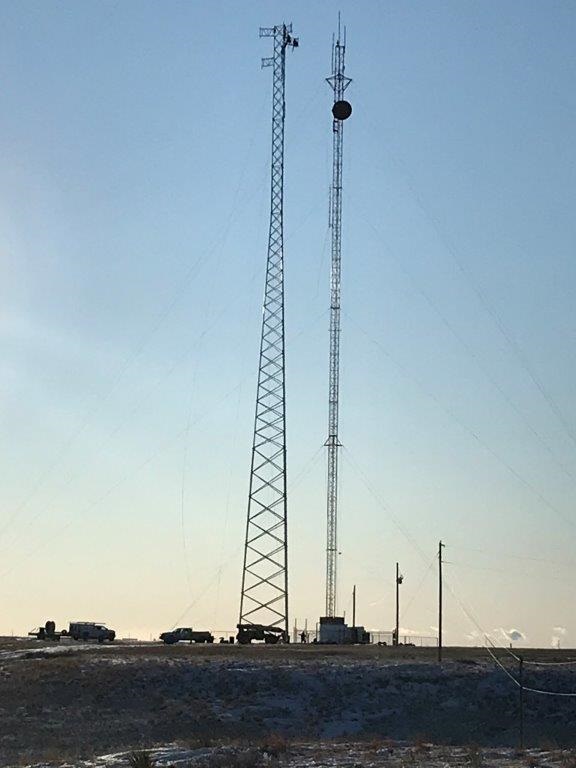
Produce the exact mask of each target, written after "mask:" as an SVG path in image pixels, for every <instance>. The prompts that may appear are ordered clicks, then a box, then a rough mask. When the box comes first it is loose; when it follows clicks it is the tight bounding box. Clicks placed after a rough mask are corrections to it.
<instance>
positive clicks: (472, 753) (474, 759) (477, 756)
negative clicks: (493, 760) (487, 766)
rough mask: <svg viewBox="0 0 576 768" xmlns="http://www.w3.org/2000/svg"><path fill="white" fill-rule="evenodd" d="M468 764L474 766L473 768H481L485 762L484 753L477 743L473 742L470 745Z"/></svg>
mask: <svg viewBox="0 0 576 768" xmlns="http://www.w3.org/2000/svg"><path fill="white" fill-rule="evenodd" d="M467 757H468V764H469V765H471V766H472V768H481V766H482V765H483V764H484V757H483V755H482V750H481V749H480V748H479V747H478V745H477V744H471V745H470V746H469V747H468V755H467Z"/></svg>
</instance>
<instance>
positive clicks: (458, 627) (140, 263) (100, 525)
mask: <svg viewBox="0 0 576 768" xmlns="http://www.w3.org/2000/svg"><path fill="white" fill-rule="evenodd" d="M338 10H340V11H341V13H342V20H343V23H345V24H346V27H347V52H346V57H347V58H346V65H347V69H346V73H347V75H349V76H350V77H351V78H353V83H352V85H351V86H350V88H349V90H348V91H347V94H348V97H349V100H350V101H351V103H352V106H353V114H352V117H351V118H350V119H349V120H348V121H347V122H346V126H345V137H344V197H343V261H342V270H343V277H342V280H343V282H342V313H343V314H342V344H341V355H342V357H341V370H342V379H341V426H340V437H341V441H342V443H343V446H344V447H343V449H342V459H341V473H340V517H339V549H340V552H341V554H340V555H339V564H338V569H339V570H338V574H339V575H338V606H339V609H340V611H342V612H346V613H347V614H348V615H350V612H351V594H352V588H353V585H354V584H355V585H356V588H357V596H358V597H357V618H358V621H359V622H360V623H362V624H364V625H365V626H366V627H368V628H370V629H382V630H389V629H391V628H392V626H393V623H394V576H395V564H396V562H399V563H400V569H401V571H402V573H403V574H404V577H405V578H404V583H403V585H402V587H401V621H400V623H401V628H402V629H401V631H402V632H410V633H413V634H416V635H433V634H434V633H435V631H436V628H437V606H436V590H437V571H436V561H435V555H436V551H437V548H438V541H439V540H440V539H442V541H443V542H444V543H445V544H446V548H445V550H444V554H445V560H446V565H445V566H444V573H445V577H446V589H445V596H446V602H445V619H444V638H445V642H446V643H449V644H470V643H483V642H484V640H483V635H484V634H489V635H490V637H491V638H492V639H493V640H494V641H495V642H498V643H506V644H507V643H508V642H510V641H513V642H514V644H515V645H519V646H522V645H539V646H544V647H545V646H550V644H552V643H553V644H556V643H558V642H560V643H561V644H562V645H563V646H570V645H576V624H575V622H574V618H573V588H574V582H575V577H576V559H575V558H574V543H575V540H576V515H575V514H574V506H575V501H576V493H575V490H576V401H575V399H574V396H573V395H574V390H575V384H576V355H575V349H576V347H575V344H574V341H575V332H576V310H575V305H574V300H573V297H574V291H575V289H576V260H575V259H574V251H575V245H576V218H575V217H574V215H573V210H572V205H571V201H572V200H573V199H574V193H575V192H576V143H575V142H574V136H575V135H576V130H575V129H576V89H575V88H574V80H575V76H576V58H575V57H574V45H573V40H574V36H575V33H576V7H575V6H574V4H573V3H570V2H557V1H555V0H549V2H546V3H544V2H535V1H534V0H508V1H507V2H506V3H502V2H499V1H496V0H482V2H480V1H478V2H475V1H474V0H464V1H462V0H437V1H435V2H428V0H426V1H424V0H420V1H416V2H402V1H400V0H390V1H388V2H384V1H383V0H382V1H380V2H373V1H370V0H362V1H361V2H352V1H351V0H341V2H340V3H339V4H333V3H327V2H319V1H318V0H316V1H314V0H306V2H303V1H301V0H293V2H290V3H281V2H276V1H275V0H272V1H270V0H268V1H267V2H264V1H263V0H262V1H257V0H251V2H246V3H242V4H239V3H234V2H230V1H229V2H217V1H216V2H211V3H204V2H200V1H195V0H188V1H187V2H181V1H180V0H164V2H162V3H159V2H151V1H147V0H138V2H136V1H134V0H122V2H117V1H116V2H113V1H111V0H101V2H98V3H94V2H88V0H53V1H52V2H50V3H47V2H45V0H17V1H16V0H3V1H2V2H0V82H1V83H2V86H1V88H0V151H1V154H2V157H3V162H2V173H1V174H0V259H1V261H0V265H1V270H2V280H1V281H0V344H1V349H2V353H1V354H0V391H1V397H2V400H1V410H0V425H1V426H0V457H1V459H0V460H1V463H2V478H3V482H2V484H1V486H0V551H1V565H0V575H1V579H0V600H1V604H2V611H1V612H0V632H1V633H12V632H14V633H25V632H27V631H28V630H29V629H31V628H32V627H34V626H38V625H39V624H43V623H44V621H45V620H46V619H48V618H50V619H54V620H55V621H56V623H57V625H58V626H59V627H60V626H66V625H67V623H68V622H69V621H72V620H96V621H104V622H107V623H108V625H109V626H111V627H113V628H115V629H116V630H117V632H118V634H119V636H123V637H127V636H132V637H134V636H137V637H140V638H143V639H147V638H148V637H157V636H158V634H159V633H160V632H162V631H164V630H166V629H169V628H171V627H172V626H175V625H183V626H190V625H192V626H194V627H196V628H198V629H211V630H213V631H214V632H215V633H216V634H219V633H221V634H224V633H227V632H229V631H231V630H232V629H233V628H234V626H235V624H236V622H237V615H238V606H239V593H240V577H241V569H242V548H243V537H244V529H245V520H246V503H247V492H248V479H249V465H250V448H251V441H252V426H253V414H254V397H255V388H256V373H257V362H258V348H259V332H260V320H261V302H262V292H263V284H264V268H265V259H266V241H267V228H268V215H269V211H268V206H269V153H270V130H271V123H270V117H271V86H272V82H271V70H269V69H264V70H262V69H261V68H260V58H261V57H263V56H269V55H271V47H270V46H271V41H270V40H268V39H259V37H258V28H259V26H272V25H274V24H278V23H282V22H283V21H285V22H292V23H293V26H294V34H295V35H296V36H298V37H299V39H300V46H299V48H298V49H296V50H294V51H290V52H288V54H287V67H286V69H287V73H286V109H287V111H286V148H285V151H286V154H285V263H286V302H287V303H286V323H287V329H286V333H287V400H288V402H287V413H288V473H289V474H288V478H289V479H288V483H289V502H288V504H289V551H290V556H289V561H290V577H289V578H290V624H291V626H292V625H294V623H295V622H297V623H298V625H299V626H301V625H302V624H303V623H304V621H305V620H307V621H308V626H313V625H314V624H315V622H316V621H317V619H318V617H319V616H320V615H321V614H322V613H323V610H324V608H323V607H324V587H325V585H324V573H325V553H324V548H325V514H326V512H325V505H326V501H325V495H326V490H325V482H326V456H325V449H324V448H323V444H324V441H325V438H326V432H327V384H328V381H327V379H328V307H329V248H328V246H329V230H328V188H329V185H330V173H331V139H332V136H331V113H330V108H331V96H332V94H331V90H330V88H329V87H328V86H327V84H326V83H325V80H324V78H325V77H326V76H328V75H329V74H330V56H331V41H332V34H333V32H334V30H335V28H336V26H337V13H338Z"/></svg>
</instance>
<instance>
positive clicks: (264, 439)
mask: <svg viewBox="0 0 576 768" xmlns="http://www.w3.org/2000/svg"><path fill="white" fill-rule="evenodd" d="M260 37H271V38H273V41H274V54H273V56H271V57H270V58H265V59H262V66H263V67H272V68H273V95H272V163H271V195H270V201H271V203H270V204H271V208H270V229H269V233H268V255H267V261H266V287H265V292H264V307H263V314H262V333H261V339H260V360H259V366H258V385H257V392H256V414H255V419H254V437H253V442H252V462H251V468H250V486H249V492H248V512H247V519H246V539H245V544H244V567H243V571H242V589H241V593H240V617H239V622H238V630H239V639H240V636H241V633H242V630H241V627H243V626H244V627H247V626H248V627H249V626H250V625H252V624H263V625H265V626H270V627H276V628H278V629H279V630H281V631H282V637H283V639H284V641H285V642H288V640H289V634H288V530H287V494H286V383H285V368H284V362H285V360H284V353H285V337H284V117H285V111H286V105H285V101H284V86H285V66H286V49H287V48H296V47H297V46H298V40H297V39H296V38H295V37H293V36H292V25H291V24H288V25H287V24H280V25H278V26H275V27H266V28H260ZM245 636H246V635H245ZM248 637H249V635H248Z"/></svg>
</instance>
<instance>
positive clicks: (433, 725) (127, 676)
mask: <svg viewBox="0 0 576 768" xmlns="http://www.w3.org/2000/svg"><path fill="white" fill-rule="evenodd" d="M522 655H523V657H524V658H525V659H526V660H527V661H538V662H542V661H546V662H551V661H562V662H565V661H572V660H574V661H576V652H571V651H552V650H543V651H537V650H530V651H523V652H522ZM499 656H500V658H501V659H502V661H503V662H504V663H505V665H506V667H507V668H508V669H509V671H510V672H511V674H516V673H517V670H516V662H515V661H514V659H513V658H512V657H510V656H509V655H508V654H506V653H504V652H503V651H500V652H499ZM525 669H526V671H525V678H526V684H527V685H531V686H532V687H534V688H541V689H546V690H554V691H563V692H570V691H576V664H575V665H573V666H572V665H564V666H553V665H551V666H538V665H526V668H525ZM524 731H525V743H526V746H527V747H529V748H531V750H532V751H531V752H529V753H524V752H522V753H516V752H515V747H516V746H517V745H518V740H519V691H518V688H517V687H516V686H515V685H514V683H513V681H511V680H510V679H509V678H508V677H507V676H506V674H505V673H504V672H502V670H500V669H498V668H497V667H496V666H495V664H494V662H493V661H491V660H490V659H489V657H488V655H487V653H486V650H485V649H456V648H454V649H446V650H445V653H444V661H443V663H442V665H439V664H438V663H437V661H436V651H435V649H427V648H390V647H377V646H376V647H375V646H370V647H347V648H341V647H340V648H338V647H330V648H326V647H320V646H308V647H306V646H283V647H281V646H279V647H271V646H266V647H265V646H256V647H255V646H253V647H241V646H227V645H218V644H216V645H212V646H194V645H193V646H188V645H186V646H182V645H180V646H172V647H165V646H162V645H154V644H148V643H142V644H123V643H117V644H113V645H103V646H102V645H100V646H99V645H97V644H96V645H90V644H77V643H73V642H71V641H65V642H61V643H57V644H48V643H45V644H43V643H39V642H37V641H27V640H26V641H18V640H9V639H7V640H4V641H0V765H2V766H7V765H28V764H35V763H36V764H40V763H42V764H44V765H48V764H49V765H61V764H62V763H63V762H64V761H65V760H67V761H68V765H85V766H88V765H128V763H127V762H126V760H127V758H126V755H123V756H122V755H120V756H118V753H123V752H128V751H130V750H135V749H151V748H156V749H158V748H159V747H162V746H163V747H164V748H166V749H167V747H166V745H175V744H176V745H179V748H180V749H183V750H185V751H184V753H182V754H184V755H185V757H182V759H181V760H180V762H179V763H178V762H177V761H176V758H175V757H174V753H171V754H172V756H171V757H169V758H166V760H168V759H170V760H171V761H172V762H166V761H165V762H162V758H161V756H160V762H158V763H157V764H158V765H199V766H201V765H203V763H202V761H203V760H204V762H206V761H208V762H209V763H210V765H208V768H218V765H221V766H222V768H224V767H225V766H232V767H233V766H238V768H242V765H243V763H242V760H244V761H245V762H246V761H248V762H250V760H252V759H254V760H255V761H256V762H254V765H257V764H258V765H259V764H260V763H262V764H265V763H266V761H268V762H270V759H271V758H270V756H269V755H268V754H267V753H264V752H262V744H265V743H266V741H267V740H269V739H270V738H274V739H279V740H280V743H281V744H283V745H286V746H287V747H289V749H288V748H287V750H286V752H282V753H281V754H278V755H276V756H275V757H274V760H276V762H278V761H281V762H283V763H284V764H285V765H291V766H292V765H293V766H304V765H309V766H312V765H350V766H352V765H374V766H379V765H388V766H390V768H394V767H395V766H400V765H402V766H404V765H409V766H419V765H430V766H436V765H438V766H441V765H473V766H474V765H477V766H480V765H489V764H491V763H490V762H489V761H490V760H495V759H496V758H495V757H494V754H496V753H497V754H498V755H499V757H498V762H497V763H493V764H498V765H500V764H502V765H504V764H506V765H510V766H513V765H514V766H515V765H539V764H541V765H554V766H556V765H558V766H561V768H576V757H574V756H573V753H572V751H571V750H572V747H573V746H576V699H573V698H568V697H566V698H557V697H550V696H537V695H533V694H531V695H529V694H528V693H525V709H524ZM429 743H430V744H434V745H436V746H434V747H427V746H426V745H427V744H429ZM174 748H175V747H173V746H172V747H170V749H174ZM226 749H236V750H240V752H239V753H238V754H239V755H240V757H238V755H237V756H236V757H234V756H231V753H226ZM562 749H565V750H568V751H564V752H563V751H562ZM190 750H192V752H191V751H190ZM194 750H196V752H194ZM198 750H200V753H198ZM202 750H204V752H202ZM206 750H208V752H206ZM222 750H224V752H222ZM250 750H252V752H251V751H250ZM254 750H256V751H255V752H254ZM491 750H492V752H491ZM494 750H496V752H494ZM166 754H169V753H168V752H165V753H164V755H165V756H166ZM244 754H245V755H247V757H241V755H244ZM103 755H117V757H115V758H106V759H104V758H102V757H101V756H103ZM490 755H492V757H490ZM98 756H100V759H98V760H96V757H98ZM84 760H85V761H88V762H86V763H83V762H82V761H84ZM318 760H321V761H323V762H318ZM534 760H536V762H534ZM182 761H184V762H182ZM210 761H211V762H210ZM238 761H239V762H238ZM262 761H263V762H262ZM455 761H456V762H455ZM458 761H459V762H458ZM502 761H504V762H502ZM506 761H507V762H506ZM514 761H516V762H514ZM531 761H532V762H531ZM244 768H250V765H248V764H246V765H244Z"/></svg>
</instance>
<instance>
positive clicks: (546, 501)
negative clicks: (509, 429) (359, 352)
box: [346, 313, 576, 527]
mask: <svg viewBox="0 0 576 768" xmlns="http://www.w3.org/2000/svg"><path fill="white" fill-rule="evenodd" d="M346 316H347V318H348V319H349V320H350V321H351V322H352V323H354V325H356V327H357V328H358V330H359V331H361V333H363V334H364V335H365V336H366V337H367V338H368V339H369V341H371V342H372V344H374V345H375V346H376V347H377V348H378V349H379V350H380V351H381V352H382V354H384V355H385V357H386V358H387V359H388V360H390V361H391V362H392V363H394V365H395V366H396V367H397V368H398V370H399V371H400V372H401V373H402V374H403V375H404V376H405V377H406V378H408V379H410V381H412V382H413V383H414V384H416V386H417V387H418V388H419V389H420V390H421V391H422V392H423V393H424V394H425V395H426V396H427V397H429V398H430V399H431V400H432V401H433V402H435V403H436V405H437V406H439V408H440V409H441V410H442V411H444V413H445V414H446V415H447V416H449V417H450V418H451V419H453V420H454V422H455V423H456V424H458V426H459V427H460V428H461V429H462V430H463V431H464V432H467V433H468V434H469V435H470V436H471V437H472V438H473V439H474V440H475V441H476V442H477V443H478V444H479V445H480V446H481V447H482V448H483V449H484V450H485V451H487V452H488V453H490V454H491V456H492V457H493V458H495V459H496V461H497V462H498V463H499V464H501V465H502V466H503V467H505V468H506V469H507V470H508V472H509V473H510V474H511V475H512V476H513V477H515V478H516V480H518V482H520V483H521V484H522V485H524V486H525V487H526V488H527V489H528V490H529V491H530V492H531V493H532V494H533V495H534V496H535V497H536V498H537V499H538V500H539V501H540V502H541V503H542V504H544V505H545V506H546V507H548V509H550V510H551V511H552V512H554V513H555V514H556V515H558V517H560V518H561V519H562V520H563V521H564V522H565V523H567V524H569V525H570V526H574V527H576V523H575V522H574V521H573V520H572V519H571V518H569V517H568V516H567V515H565V514H564V512H562V510H561V509H560V508H559V507H557V506H556V505H555V504H554V503H553V502H551V501H550V500H549V499H547V498H546V497H545V496H544V495H543V494H542V493H540V491H539V490H538V489H537V488H536V487H535V486H534V485H533V484H532V483H531V482H530V481H529V480H527V479H526V478H525V477H523V475H521V474H520V473H519V472H518V470H516V469H515V468H514V467H513V466H512V465H511V464H510V462H508V461H507V460H506V459H505V458H503V457H502V456H500V454H499V453H498V452H497V451H495V450H494V449H493V448H492V447H491V446H490V445H488V443H486V441H485V440H483V439H482V438H481V437H480V435H478V433H477V432H475V431H474V430H473V429H471V428H470V427H469V426H468V425H467V424H466V423H465V422H464V421H463V420H462V419H461V418H460V417H459V416H458V415H457V414H456V413H454V412H453V411H451V410H450V409H449V408H447V407H446V406H445V405H444V404H443V403H442V402H441V401H440V399H439V398H438V397H437V396H436V395H434V394H432V393H431V392H429V391H428V390H427V389H426V388H425V387H424V386H423V385H422V384H421V383H420V381H418V379H416V378H414V377H413V376H411V375H410V374H409V373H408V371H407V370H406V368H405V367H404V366H403V365H402V364H401V363H399V362H398V361H397V360H395V359H394V358H393V357H392V355H391V354H390V353H389V352H388V351H387V350H386V349H385V348H384V347H383V346H382V344H380V342H379V341H378V340H376V339H375V338H374V337H372V336H371V335H370V334H369V333H368V332H367V331H366V330H364V328H362V326H361V325H360V324H359V323H358V322H357V321H356V320H354V319H353V318H351V317H350V316H349V315H348V313H346Z"/></svg>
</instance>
